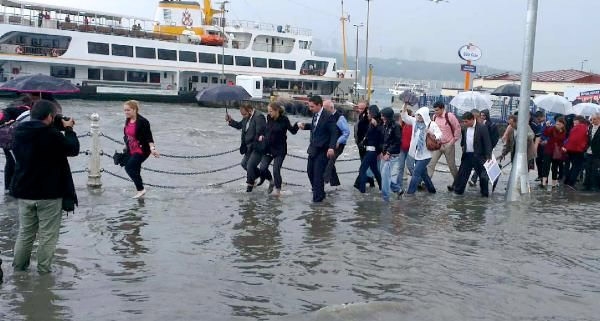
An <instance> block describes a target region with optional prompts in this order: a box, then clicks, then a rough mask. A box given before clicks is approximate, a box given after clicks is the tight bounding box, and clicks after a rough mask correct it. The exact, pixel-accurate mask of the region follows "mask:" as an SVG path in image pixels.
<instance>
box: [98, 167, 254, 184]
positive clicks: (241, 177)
mask: <svg viewBox="0 0 600 321" xmlns="http://www.w3.org/2000/svg"><path fill="white" fill-rule="evenodd" d="M236 166H237V165H236ZM100 172H102V173H107V174H109V175H112V176H114V177H117V178H120V179H122V180H124V181H128V182H131V181H132V180H131V179H129V178H128V177H124V176H121V175H119V174H117V173H114V172H111V171H109V170H107V169H104V168H102V169H101V170H100ZM243 178H246V176H240V177H238V178H234V179H230V180H228V181H225V182H220V183H211V184H208V185H206V187H217V186H222V185H225V184H229V183H233V182H235V181H239V180H241V179H243ZM144 185H146V186H150V187H156V188H164V189H177V188H188V189H189V188H198V186H170V185H159V184H149V183H144Z"/></svg>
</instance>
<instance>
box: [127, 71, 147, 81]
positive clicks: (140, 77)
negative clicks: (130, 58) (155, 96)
mask: <svg viewBox="0 0 600 321" xmlns="http://www.w3.org/2000/svg"><path fill="white" fill-rule="evenodd" d="M127 81H129V82H148V73H147V72H145V71H128V72H127Z"/></svg>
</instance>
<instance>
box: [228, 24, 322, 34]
mask: <svg viewBox="0 0 600 321" xmlns="http://www.w3.org/2000/svg"><path fill="white" fill-rule="evenodd" d="M226 26H227V27H233V28H244V29H256V30H264V31H271V32H282V33H290V34H293V35H296V36H311V35H312V31H311V30H310V29H305V28H297V27H291V26H290V25H285V26H283V25H279V26H277V27H276V26H275V25H274V24H272V23H262V22H256V21H248V20H228V21H227V22H226Z"/></svg>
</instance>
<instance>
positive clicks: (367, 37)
mask: <svg viewBox="0 0 600 321" xmlns="http://www.w3.org/2000/svg"><path fill="white" fill-rule="evenodd" d="M366 1H367V35H366V37H365V72H367V70H369V15H370V13H371V1H373V0H366ZM365 90H367V91H368V90H369V88H367V76H366V74H365Z"/></svg>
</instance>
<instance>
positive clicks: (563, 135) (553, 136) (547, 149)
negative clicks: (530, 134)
mask: <svg viewBox="0 0 600 321" xmlns="http://www.w3.org/2000/svg"><path fill="white" fill-rule="evenodd" d="M544 136H546V137H548V141H547V142H546V145H544V154H545V155H552V154H553V153H554V146H558V148H562V147H563V144H564V143H565V139H567V131H566V130H563V131H562V132H559V131H558V130H556V127H554V126H552V127H546V129H544Z"/></svg>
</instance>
